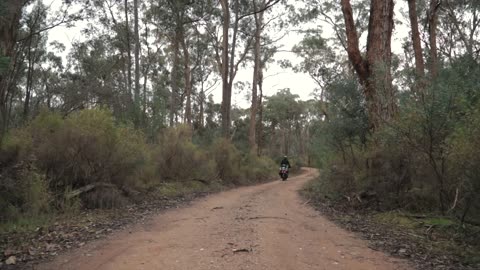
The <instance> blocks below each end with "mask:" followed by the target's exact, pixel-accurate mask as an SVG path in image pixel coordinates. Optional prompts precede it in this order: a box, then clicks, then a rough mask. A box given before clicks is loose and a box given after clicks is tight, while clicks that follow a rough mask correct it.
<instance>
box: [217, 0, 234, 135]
mask: <svg viewBox="0 0 480 270" xmlns="http://www.w3.org/2000/svg"><path fill="white" fill-rule="evenodd" d="M220 4H221V6H222V14H223V23H222V30H223V37H222V63H221V77H222V106H221V114H222V133H223V136H224V137H225V138H229V137H230V109H231V100H232V91H231V87H230V86H229V76H228V75H229V57H228V54H229V50H228V49H229V47H228V45H229V42H228V33H229V29H230V5H229V0H220Z"/></svg>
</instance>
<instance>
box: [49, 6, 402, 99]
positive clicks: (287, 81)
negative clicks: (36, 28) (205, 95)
mask: <svg viewBox="0 0 480 270" xmlns="http://www.w3.org/2000/svg"><path fill="white" fill-rule="evenodd" d="M44 2H45V3H46V4H47V5H48V4H50V3H51V4H52V5H51V6H52V8H55V7H57V8H58V6H59V5H60V4H61V2H62V0H44ZM403 6H404V3H401V4H397V5H396V10H395V16H397V18H396V19H397V20H398V19H399V18H400V16H401V15H400V8H402V7H403ZM78 25H81V23H79V24H78ZM322 26H323V27H322V28H323V35H325V37H327V36H328V35H332V34H333V33H332V29H331V27H329V26H328V25H322ZM408 26H409V25H408V22H407V23H405V22H403V24H402V25H396V29H395V33H394V40H393V41H392V47H393V51H394V52H395V53H402V48H401V42H400V41H401V39H402V38H403V37H404V36H405V35H407V34H408ZM80 30H81V27H79V26H77V27H73V28H68V29H67V28H66V27H63V26H61V27H57V28H54V29H53V30H50V32H49V42H51V41H59V42H61V43H63V44H65V46H66V47H67V50H66V52H65V55H66V54H67V53H68V52H69V50H70V48H71V44H72V42H73V41H76V40H82V35H81V33H80ZM301 38H302V37H301V36H300V35H298V34H297V33H296V32H289V33H288V34H287V35H286V36H285V37H284V38H283V39H282V40H281V41H279V44H280V45H281V46H282V48H281V50H284V51H290V50H291V49H292V47H293V46H294V45H295V44H297V43H299V42H300V41H301ZM344 53H345V52H344ZM274 59H275V61H274V62H273V63H270V64H269V65H268V67H267V70H266V71H265V73H264V77H265V81H264V95H267V96H270V95H273V94H275V93H276V92H277V91H278V90H280V89H284V88H290V89H291V92H292V93H294V94H297V95H299V96H300V98H301V99H302V100H307V99H311V98H312V93H313V91H314V89H315V88H316V87H317V86H316V83H315V82H314V81H313V79H311V78H310V76H309V75H308V74H305V73H295V72H293V70H291V69H282V68H280V67H279V66H278V65H277V64H276V61H278V60H283V59H288V60H290V61H291V62H292V63H293V64H296V63H298V62H299V61H301V59H299V58H298V57H296V55H295V54H293V53H291V52H279V53H277V54H276V55H275V57H274ZM252 73H253V69H252V68H244V69H242V70H240V71H239V72H238V74H237V77H236V81H246V82H250V83H251V81H252V77H253V75H252ZM238 92H239V91H238V90H237V91H236V90H235V89H234V93H233V98H232V104H236V105H238V106H240V107H243V108H247V107H249V106H250V102H249V101H247V100H246V93H240V94H239V93H238ZM213 95H214V100H215V101H216V102H218V103H220V102H221V98H222V97H221V85H219V86H218V87H217V89H216V90H214V91H213Z"/></svg>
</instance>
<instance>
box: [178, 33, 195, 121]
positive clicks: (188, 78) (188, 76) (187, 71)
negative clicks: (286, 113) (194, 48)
mask: <svg viewBox="0 0 480 270" xmlns="http://www.w3.org/2000/svg"><path fill="white" fill-rule="evenodd" d="M182 28H183V27H182ZM181 43H182V48H183V55H184V62H183V63H184V77H185V97H186V104H185V122H186V123H187V125H189V126H191V125H192V88H193V85H192V68H191V67H190V52H189V51H188V46H187V42H186V40H185V32H184V29H182V38H181Z"/></svg>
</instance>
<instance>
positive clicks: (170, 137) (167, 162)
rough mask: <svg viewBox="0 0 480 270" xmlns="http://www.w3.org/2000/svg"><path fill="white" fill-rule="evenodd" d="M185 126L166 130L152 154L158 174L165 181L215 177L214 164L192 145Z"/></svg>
mask: <svg viewBox="0 0 480 270" xmlns="http://www.w3.org/2000/svg"><path fill="white" fill-rule="evenodd" d="M191 132H192V131H191V129H190V128H189V127H187V126H180V127H177V128H169V129H166V130H165V131H164V132H163V134H161V136H160V139H159V145H158V146H157V149H156V151H155V154H154V156H155V157H154V161H155V163H156V164H157V168H158V174H159V176H160V177H161V179H163V180H166V181H188V180H193V179H197V180H205V181H211V180H213V179H215V177H216V168H215V162H214V161H213V160H211V159H209V158H208V155H207V152H206V151H204V150H202V149H201V148H200V147H198V146H196V145H195V144H193V143H192V141H191V139H192V133H191Z"/></svg>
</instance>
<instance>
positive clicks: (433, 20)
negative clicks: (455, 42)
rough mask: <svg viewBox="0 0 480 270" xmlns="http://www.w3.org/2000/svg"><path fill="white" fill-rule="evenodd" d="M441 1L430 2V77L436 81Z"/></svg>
mask: <svg viewBox="0 0 480 270" xmlns="http://www.w3.org/2000/svg"><path fill="white" fill-rule="evenodd" d="M440 3H441V2H440V1H438V0H430V8H429V10H428V34H429V40H430V76H431V78H432V80H435V79H436V78H437V76H438V49H437V25H438V10H439V8H440Z"/></svg>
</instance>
